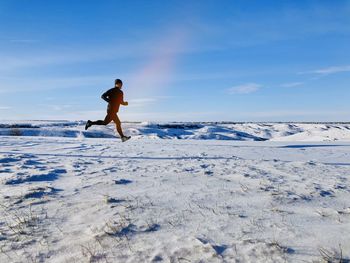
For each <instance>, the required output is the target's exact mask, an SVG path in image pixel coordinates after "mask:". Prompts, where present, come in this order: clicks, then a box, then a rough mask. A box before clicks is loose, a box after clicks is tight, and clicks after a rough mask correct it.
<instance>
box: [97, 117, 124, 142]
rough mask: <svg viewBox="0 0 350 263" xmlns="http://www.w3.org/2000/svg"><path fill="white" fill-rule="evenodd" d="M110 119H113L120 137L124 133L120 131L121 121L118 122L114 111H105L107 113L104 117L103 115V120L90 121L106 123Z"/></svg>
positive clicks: (100, 123) (98, 123)
mask: <svg viewBox="0 0 350 263" xmlns="http://www.w3.org/2000/svg"><path fill="white" fill-rule="evenodd" d="M111 121H114V123H115V126H116V128H117V131H118V133H119V135H120V137H124V134H123V131H122V125H121V122H120V120H119V118H118V115H117V113H116V112H107V115H106V117H105V119H104V120H103V121H102V120H99V121H92V122H91V125H107V124H109V123H110V122H111Z"/></svg>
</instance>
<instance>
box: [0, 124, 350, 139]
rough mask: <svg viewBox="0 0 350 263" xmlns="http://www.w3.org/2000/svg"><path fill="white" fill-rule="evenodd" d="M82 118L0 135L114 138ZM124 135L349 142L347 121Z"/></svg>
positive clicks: (170, 128) (9, 127)
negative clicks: (85, 127) (87, 125)
mask: <svg viewBox="0 0 350 263" xmlns="http://www.w3.org/2000/svg"><path fill="white" fill-rule="evenodd" d="M84 126H85V122H84V121H70V122H68V121H21V122H18V121H17V122H13V121H12V122H11V121H8V122H4V121H3V122H0V136H1V135H5V136H43V137H73V138H77V137H86V138H114V137H115V127H114V124H113V123H111V124H110V125H108V126H107V127H105V126H93V127H91V128H90V129H89V130H88V131H85V130H84ZM123 129H124V131H125V134H128V135H131V136H133V137H137V138H152V139H159V138H161V139H203V140H204V139H205V140H208V139H210V140H238V141H265V140H274V141H350V123H220V122H218V123H193V122H192V123H191V122H185V123H148V122H144V123H130V122H129V123H128V122H126V123H123Z"/></svg>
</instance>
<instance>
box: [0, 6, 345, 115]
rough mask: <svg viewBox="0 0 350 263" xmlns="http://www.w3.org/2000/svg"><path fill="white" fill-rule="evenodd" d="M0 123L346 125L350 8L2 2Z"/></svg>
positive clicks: (0, 17) (0, 20)
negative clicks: (111, 93) (110, 97)
mask: <svg viewBox="0 0 350 263" xmlns="http://www.w3.org/2000/svg"><path fill="white" fill-rule="evenodd" d="M0 32H1V34H0V119H2V120H4V119H69V120H80V119H101V118H103V117H104V115H105V109H106V104H105V103H104V101H102V100H101V99H100V96H101V94H102V93H103V92H104V91H105V90H107V89H109V88H111V87H112V86H113V81H114V79H115V78H121V79H122V80H123V81H124V87H123V90H124V96H125V99H126V100H127V101H129V106H128V107H122V108H121V110H120V114H119V116H120V118H121V120H131V121H349V120H350V119H349V113H350V103H349V98H350V86H349V84H350V1H342V0H338V1H322V0H319V1H307V0H305V1H301V0H300V1H298V0H297V1H295V0H291V1H234V0H228V1H224V0H220V1H205V0H202V1H199V0H197V1H188V0H186V1H185V0H179V1H156V0H154V1H146V0H145V1H105V0H101V1H97V0H96V1H92V0H85V1H83V0H81V1H79V0H75V1H66V0H60V1H38V0H32V1H22V0H2V1H1V2H0Z"/></svg>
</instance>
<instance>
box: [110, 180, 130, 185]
mask: <svg viewBox="0 0 350 263" xmlns="http://www.w3.org/2000/svg"><path fill="white" fill-rule="evenodd" d="M114 182H115V184H131V183H132V181H131V180H128V179H120V180H115V181H114Z"/></svg>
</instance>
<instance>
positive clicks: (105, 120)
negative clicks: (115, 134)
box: [90, 114, 113, 126]
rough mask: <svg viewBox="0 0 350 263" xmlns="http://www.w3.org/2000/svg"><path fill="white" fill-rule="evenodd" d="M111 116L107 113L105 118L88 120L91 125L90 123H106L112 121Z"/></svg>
mask: <svg viewBox="0 0 350 263" xmlns="http://www.w3.org/2000/svg"><path fill="white" fill-rule="evenodd" d="M112 119H113V117H112V116H111V115H110V114H107V115H106V117H105V119H104V120H103V121H102V120H98V121H92V122H90V124H91V126H92V125H107V124H108V123H110V122H111V121H112Z"/></svg>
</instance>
